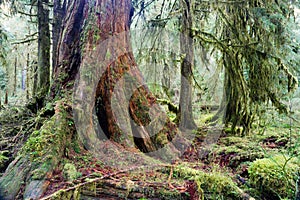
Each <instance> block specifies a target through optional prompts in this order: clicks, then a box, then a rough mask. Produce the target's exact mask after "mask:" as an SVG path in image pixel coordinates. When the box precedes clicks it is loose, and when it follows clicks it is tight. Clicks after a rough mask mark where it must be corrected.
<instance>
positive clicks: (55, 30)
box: [52, 0, 67, 71]
mask: <svg viewBox="0 0 300 200" xmlns="http://www.w3.org/2000/svg"><path fill="white" fill-rule="evenodd" d="M66 4H67V1H66V0H54V1H53V27H52V71H54V69H55V66H56V64H57V47H58V42H59V36H60V33H61V29H62V22H63V17H64V15H65V12H66Z"/></svg>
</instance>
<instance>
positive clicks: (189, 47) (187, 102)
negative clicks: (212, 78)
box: [178, 0, 197, 129]
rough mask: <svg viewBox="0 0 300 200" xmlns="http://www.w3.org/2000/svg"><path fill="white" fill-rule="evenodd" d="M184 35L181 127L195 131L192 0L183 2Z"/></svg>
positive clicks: (180, 108)
mask: <svg viewBox="0 0 300 200" xmlns="http://www.w3.org/2000/svg"><path fill="white" fill-rule="evenodd" d="M181 5H182V7H183V13H182V20H181V25H182V34H181V36H180V51H181V55H182V56H183V60H182V63H181V88H180V102H179V117H178V119H179V127H180V128H184V129H195V128H197V125H196V123H195V121H194V118H193V109H192V84H193V82H192V80H193V79H192V76H193V64H194V42H193V38H192V32H191V31H192V28H193V27H192V26H193V25H192V20H193V19H192V13H191V12H192V8H191V1H190V0H181Z"/></svg>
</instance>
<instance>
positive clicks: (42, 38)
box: [37, 0, 50, 97]
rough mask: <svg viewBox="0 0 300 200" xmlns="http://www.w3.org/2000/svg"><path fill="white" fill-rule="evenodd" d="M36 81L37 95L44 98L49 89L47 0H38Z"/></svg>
mask: <svg viewBox="0 0 300 200" xmlns="http://www.w3.org/2000/svg"><path fill="white" fill-rule="evenodd" d="M37 3H38V32H39V36H38V79H37V92H38V93H37V95H39V96H40V97H45V96H46V95H47V93H48V90H49V87H50V29H49V9H48V7H49V5H48V4H49V0H38V1H37Z"/></svg>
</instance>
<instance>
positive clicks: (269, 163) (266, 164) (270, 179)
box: [249, 155, 300, 199]
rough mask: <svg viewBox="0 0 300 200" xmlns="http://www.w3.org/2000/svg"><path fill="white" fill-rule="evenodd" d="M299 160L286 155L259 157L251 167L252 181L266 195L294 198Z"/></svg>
mask: <svg viewBox="0 0 300 200" xmlns="http://www.w3.org/2000/svg"><path fill="white" fill-rule="evenodd" d="M299 169H300V168H299V160H297V159H296V158H289V157H286V156H284V155H276V156H273V157H271V158H264V159H259V160H256V161H255V162H253V163H252V164H251V166H250V168H249V176H250V182H251V185H252V186H253V187H255V188H256V189H258V190H259V191H260V192H262V193H263V194H264V195H268V196H271V197H272V196H273V197H280V198H288V199H293V198H294V195H295V189H296V183H295V179H296V177H297V172H298V171H299Z"/></svg>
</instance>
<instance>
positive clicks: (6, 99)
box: [4, 89, 8, 105]
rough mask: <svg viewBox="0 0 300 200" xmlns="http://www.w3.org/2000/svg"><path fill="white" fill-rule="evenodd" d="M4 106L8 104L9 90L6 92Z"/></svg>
mask: <svg viewBox="0 0 300 200" xmlns="http://www.w3.org/2000/svg"><path fill="white" fill-rule="evenodd" d="M4 104H5V105H7V104H8V91H7V89H6V90H5V99H4Z"/></svg>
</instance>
